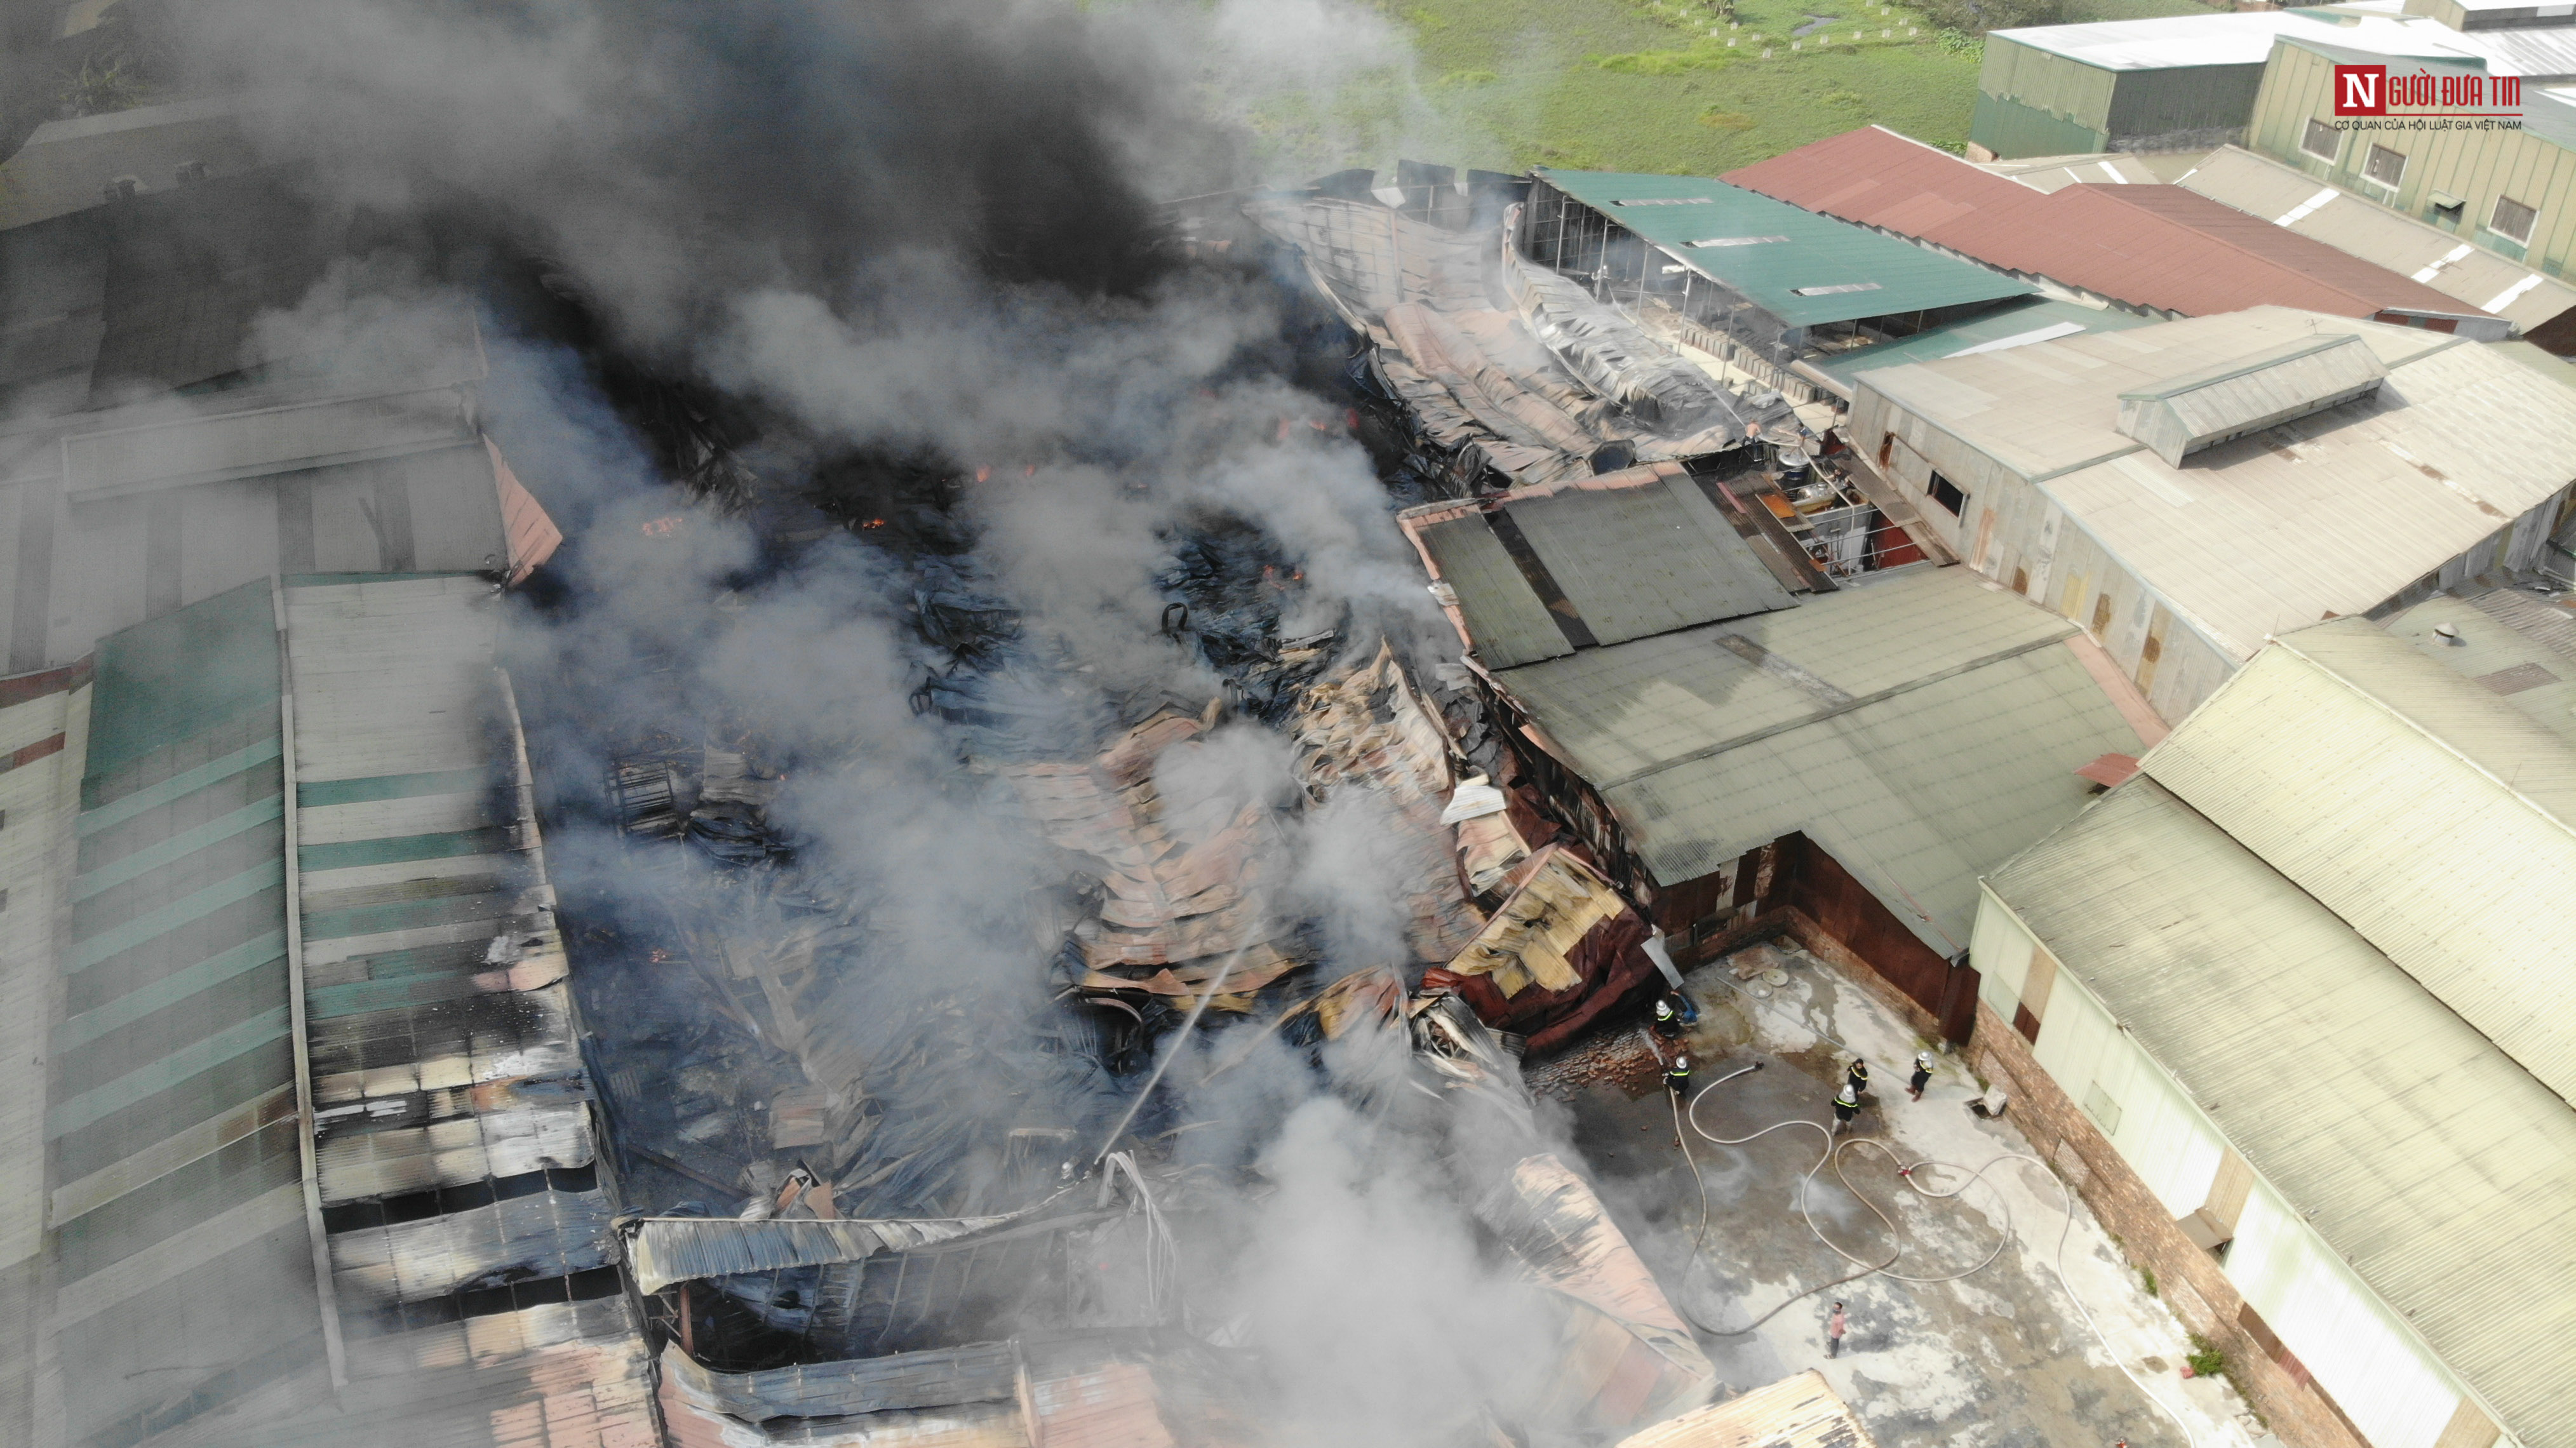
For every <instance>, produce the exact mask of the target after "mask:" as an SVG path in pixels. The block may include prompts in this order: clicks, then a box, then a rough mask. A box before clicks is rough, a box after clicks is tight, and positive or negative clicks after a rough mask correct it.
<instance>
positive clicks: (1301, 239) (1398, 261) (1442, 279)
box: [1251, 193, 1790, 497]
mask: <svg viewBox="0 0 2576 1448" xmlns="http://www.w3.org/2000/svg"><path fill="white" fill-rule="evenodd" d="M1494 200H1495V201H1496V202H1497V204H1495V205H1489V206H1487V207H1485V208H1483V210H1482V212H1481V220H1480V222H1479V224H1476V225H1474V226H1472V227H1470V226H1468V225H1467V224H1466V223H1467V216H1466V215H1463V214H1459V213H1457V212H1449V213H1445V214H1444V215H1443V219H1444V220H1446V221H1448V222H1450V223H1451V224H1450V225H1447V226H1443V225H1438V224H1434V223H1433V222H1432V221H1430V220H1428V219H1417V218H1416V216H1414V215H1408V214H1406V213H1405V212H1401V211H1398V210H1395V209H1393V208H1390V207H1386V206H1382V205H1375V204H1371V203H1369V202H1362V201H1355V200H1348V199H1342V198H1339V197H1335V196H1331V195H1325V194H1320V193H1316V194H1310V195H1308V196H1305V197H1303V198H1296V199H1289V198H1279V199H1271V200H1264V201H1262V202H1259V203H1256V204H1255V205H1254V206H1253V207H1252V209H1251V210H1252V215H1253V217H1254V219H1255V220H1256V221H1257V222H1258V223H1259V224H1260V225H1261V226H1262V227H1263V229H1264V230H1265V231H1266V232H1267V233H1268V234H1269V235H1270V236H1271V237H1272V238H1273V239H1274V240H1276V241H1277V242H1279V243H1280V244H1281V245H1283V246H1285V247H1287V248H1289V249H1291V250H1292V251H1293V252H1294V253H1295V254H1296V255H1297V257H1298V259H1299V261H1300V262H1301V263H1302V265H1303V267H1304V269H1305V272H1306V275H1307V277H1308V279H1309V280H1310V281H1311V282H1312V283H1313V285H1314V286H1315V288H1316V290H1317V291H1318V292H1319V293H1321V294H1322V295H1323V296H1324V297H1325V298H1326V299H1327V300H1328V301H1330V302H1331V303H1332V305H1333V306H1334V307H1335V308H1336V309H1337V310H1338V311H1339V312H1340V313H1341V315H1342V317H1343V318H1344V320H1345V321H1347V322H1348V324H1349V325H1350V327H1351V329H1352V331H1354V332H1355V333H1357V334H1359V336H1360V337H1361V338H1363V339H1364V340H1365V343H1366V349H1365V350H1364V351H1363V352H1362V353H1361V354H1360V356H1359V357H1357V358H1355V359H1354V362H1353V364H1352V369H1351V374H1350V375H1351V377H1352V380H1353V382H1354V384H1355V385H1357V386H1358V387H1359V388H1360V389H1361V390H1362V391H1363V392H1364V393H1365V394H1367V395H1369V396H1372V397H1375V398H1378V399H1381V400H1383V401H1384V402H1386V403H1389V404H1393V405H1394V406H1395V407H1396V408H1397V409H1398V410H1399V413H1400V424H1401V427H1402V428H1403V430H1404V431H1405V432H1406V433H1407V434H1408V436H1409V439H1410V441H1409V443H1408V445H1407V447H1406V448H1405V456H1404V458H1403V460H1402V461H1401V463H1400V464H1399V465H1398V466H1399V470H1400V471H1401V472H1403V473H1405V474H1408V475H1410V476H1412V477H1414V478H1417V479H1419V480H1420V484H1421V485H1422V486H1423V487H1424V488H1425V489H1426V490H1427V491H1429V492H1430V493H1431V494H1432V495H1433V496H1436V497H1459V496H1464V495H1467V494H1470V493H1473V492H1476V491H1478V490H1480V489H1482V488H1484V487H1486V486H1489V485H1499V486H1506V487H1521V486H1529V485H1533V484H1544V483H1552V482H1558V481H1562V480H1565V479H1569V478H1580V477H1588V476H1590V475H1592V474H1594V473H1602V472H1610V471H1614V470H1616V469H1618V468H1623V467H1627V466H1629V465H1630V464H1632V463H1636V462H1640V461H1646V462H1652V461H1660V460H1667V459H1681V458H1690V457H1700V456H1705V455H1708V454H1712V453H1718V452H1723V451H1727V450H1730V449H1735V448H1741V447H1743V446H1745V445H1746V444H1747V442H1748V441H1749V440H1750V439H1752V438H1754V437H1757V436H1759V435H1760V434H1761V432H1762V429H1763V427H1764V426H1765V425H1766V424H1769V423H1773V422H1777V421H1781V420H1785V419H1787V418H1789V416H1790V408H1789V404H1788V403H1787V402H1786V401H1785V400H1784V399H1782V398H1781V397H1780V395H1779V394H1778V393H1776V392H1770V393H1763V394H1760V395H1758V396H1753V397H1749V398H1748V397H1744V396H1740V395H1738V394H1737V393H1735V392H1732V391H1729V390H1728V389H1727V388H1726V387H1725V386H1723V385H1721V384H1719V383H1718V382H1717V381H1715V380H1714V379H1713V378H1712V377H1711V376H1710V375H1709V374H1708V373H1706V372H1704V371H1702V370H1701V369H1700V368H1698V367H1696V366H1694V365H1693V364H1692V363H1690V362H1689V361H1687V360H1685V359H1684V358H1683V357H1682V356H1681V354H1680V353H1678V352H1676V351H1675V350H1674V349H1673V348H1672V347H1671V346H1670V345H1668V344H1666V343H1665V342H1663V341H1661V340H1659V339H1658V338H1656V337H1654V336H1652V335H1650V334H1648V333H1647V332H1646V331H1645V330H1644V329H1642V328H1641V327H1639V326H1638V325H1637V324H1636V323H1634V322H1632V321H1630V320H1629V319H1628V318H1627V317H1626V316H1624V315H1623V314H1622V313H1620V312H1619V311H1618V310H1617V309H1616V308H1613V307H1611V306H1608V305H1606V304H1604V303H1602V302H1600V301H1598V300H1596V299H1595V298H1594V297H1593V295H1592V294H1591V292H1590V291H1588V290H1587V289H1585V288H1584V287H1583V286H1580V285H1577V284H1576V283H1575V282H1573V281H1570V280H1568V279H1567V278H1565V277H1563V276H1560V275H1558V274H1557V273H1555V272H1553V271H1550V270H1548V269H1547V268H1545V267H1542V266H1539V265H1537V264H1535V263H1533V262H1531V261H1529V260H1527V259H1526V258H1524V257H1522V256H1521V255H1520V254H1519V252H1518V251H1517V250H1516V249H1515V247H1514V244H1513V240H1512V238H1513V237H1514V236H1515V235H1516V234H1517V232H1518V215H1519V213H1518V204H1517V202H1516V201H1513V202H1509V203H1505V202H1504V200H1503V198H1501V197H1499V196H1498V197H1495V198H1494Z"/></svg>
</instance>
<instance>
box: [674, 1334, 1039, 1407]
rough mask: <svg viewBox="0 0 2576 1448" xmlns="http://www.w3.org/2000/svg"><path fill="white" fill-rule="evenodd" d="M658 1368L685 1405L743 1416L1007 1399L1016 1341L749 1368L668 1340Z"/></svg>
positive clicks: (1014, 1379)
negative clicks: (720, 1366)
mask: <svg viewBox="0 0 2576 1448" xmlns="http://www.w3.org/2000/svg"><path fill="white" fill-rule="evenodd" d="M662 1370H663V1371H664V1372H666V1373H669V1374H670V1375H671V1376H672V1378H673V1379H674V1380H675V1381H676V1382H677V1383H678V1385H679V1389H680V1392H681V1393H682V1395H683V1396H685V1397H686V1398H687V1399H688V1401H689V1403H690V1404H691V1405H692V1406H695V1407H699V1408H704V1409H707V1410H709V1411H711V1412H717V1413H723V1414H725V1415H726V1416H728V1417H733V1418H739V1419H741V1420H742V1421H744V1422H746V1423H759V1422H765V1421H767V1420H768V1419H771V1418H834V1417H847V1416H852V1415H855V1414H860V1413H882V1412H888V1411H891V1410H894V1409H900V1408H946V1407H954V1406H957V1405H959V1404H963V1403H988V1402H1000V1401H1009V1400H1016V1399H1017V1398H1018V1396H1019V1391H1020V1353H1019V1346H1018V1344H1016V1343H1010V1342H976V1343H967V1344H964V1345H963V1346H959V1347H949V1348H936V1349H932V1350H930V1351H926V1352H904V1353H888V1354H887V1355H886V1356H884V1357H875V1358H858V1359H845V1360H843V1361H840V1362H824V1363H804V1364H800V1365H798V1366H795V1367H785V1368H771V1369H768V1370H767V1371H763V1372H751V1373H726V1372H717V1371H715V1370H714V1369H712V1368H708V1367H705V1366H702V1365H701V1364H699V1363H698V1362H697V1361H695V1360H694V1359H692V1358H691V1357H690V1356H689V1355H688V1354H687V1353H684V1352H681V1351H679V1350H678V1349H677V1348H676V1347H674V1348H668V1349H665V1350H664V1351H663V1353H662Z"/></svg>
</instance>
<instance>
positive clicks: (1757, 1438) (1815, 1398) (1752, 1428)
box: [1619, 1368, 1876, 1448]
mask: <svg viewBox="0 0 2576 1448" xmlns="http://www.w3.org/2000/svg"><path fill="white" fill-rule="evenodd" d="M1619 1448H1876V1444H1875V1443H1874V1442H1873V1440H1872V1439H1871V1438H1870V1436H1869V1430H1868V1429H1867V1428H1865V1427H1862V1426H1861V1421H1860V1415H1859V1414H1857V1413H1855V1412H1853V1411H1852V1410H1851V1406H1850V1405H1849V1404H1847V1403H1845V1402H1844V1401H1843V1400H1842V1399H1840V1398H1838V1397H1835V1396H1834V1390H1833V1388H1832V1387H1831V1386H1829V1385H1828V1384H1827V1383H1826V1382H1825V1375H1824V1374H1823V1373H1820V1372H1817V1371H1816V1370H1815V1369H1814V1368H1809V1369H1807V1370H1806V1371H1805V1372H1803V1373H1800V1374H1798V1375H1797V1376H1796V1377H1794V1378H1782V1379H1781V1380H1780V1381H1778V1382H1776V1383H1773V1384H1771V1385H1770V1386H1768V1387H1762V1388H1755V1389H1753V1390H1752V1391H1751V1392H1748V1393H1744V1394H1742V1395H1741V1396H1738V1397H1734V1398H1730V1399H1728V1400H1727V1401H1725V1402H1723V1403H1711V1404H1709V1405H1708V1406H1707V1407H1704V1408H1693V1409H1691V1410H1690V1411H1689V1412H1687V1413H1684V1414H1682V1415H1681V1416H1680V1417H1678V1418H1672V1419H1668V1420H1666V1421H1664V1422H1661V1423H1657V1424H1656V1425H1655V1426H1653V1427H1651V1428H1648V1429H1647V1430H1646V1431H1644V1432H1642V1433H1636V1434H1632V1435H1630V1436H1629V1437H1627V1438H1624V1439H1622V1440H1620V1443H1619Z"/></svg>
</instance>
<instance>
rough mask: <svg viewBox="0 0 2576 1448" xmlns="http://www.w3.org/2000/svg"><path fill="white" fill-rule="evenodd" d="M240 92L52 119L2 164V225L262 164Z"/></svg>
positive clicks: (47, 217) (41, 218)
mask: <svg viewBox="0 0 2576 1448" xmlns="http://www.w3.org/2000/svg"><path fill="white" fill-rule="evenodd" d="M245 104H246V101H245V100H244V98H242V97H238V96H221V95H218V96H200V97H194V98H191V99H187V100H177V101H169V102H166V103H164V104H161V105H156V106H137V107H135V108H134V109H132V110H125V111H110V112H107V113H106V114H104V115H95V116H81V117H78V118H76V119H72V120H57V121H47V122H45V123H44V124H43V125H41V126H38V127H36V129H35V131H34V133H33V134H31V135H29V136H28V137H27V141H26V144H25V145H23V146H20V147H19V148H18V151H17V154H15V155H13V156H10V157H8V158H7V159H6V160H5V161H0V230H7V229H9V228H11V227H17V226H26V225H29V224H31V223H34V222H38V221H48V220H51V219H53V218H54V217H57V216H62V215H66V214H68V213H71V212H74V211H83V210H87V209H89V208H90V207H94V206H104V205H107V204H109V203H110V202H115V201H123V200H129V199H131V198H133V197H136V196H141V195H144V194H146V193H148V192H156V191H169V190H174V189H176V188H179V187H182V186H193V185H195V184H197V183H198V182H200V181H206V180H211V179H213V178H216V177H223V176H236V175H239V174H241V173H242V172H245V171H249V170H252V169H254V168H255V167H257V166H258V165H259V154H258V152H257V151H256V150H254V149H253V148H252V146H251V144H250V141H249V140H248V138H247V137H245V136H244V134H243V124H242V123H243V120H244V116H243V108H244V106H245Z"/></svg>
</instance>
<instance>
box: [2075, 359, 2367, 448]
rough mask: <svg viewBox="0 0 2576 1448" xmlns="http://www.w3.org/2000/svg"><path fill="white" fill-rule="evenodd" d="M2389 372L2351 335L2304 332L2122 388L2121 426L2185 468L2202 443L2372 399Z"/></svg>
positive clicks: (2240, 434) (2129, 434)
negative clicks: (2275, 343) (2128, 389)
mask: <svg viewBox="0 0 2576 1448" xmlns="http://www.w3.org/2000/svg"><path fill="white" fill-rule="evenodd" d="M2387 378H2388V369H2387V368H2385V367H2383V366H2381V365H2380V362H2379V358H2378V356H2377V354H2375V353H2373V352H2372V351H2371V350H2370V344H2369V343H2367V342H2364V341H2363V340H2362V339H2361V338H2360V337H2359V336H2357V335H2355V334H2353V333H2350V332H2341V333H2336V334H2334V335H2332V336H2324V337H2303V338H2301V339H2299V340H2298V341H2295V342H2290V343H2286V344H2284V345H2282V346H2278V347H2271V348H2267V349H2265V350H2263V351H2260V352H2256V353H2253V354H2251V355H2249V356H2244V357H2239V358H2236V359H2234V360H2233V361H2229V362H2223V363H2220V364H2218V365H2217V366H2214V367H2207V368H2203V369H2201V370H2199V371H2197V372H2188V373H2185V374H2183V375H2182V376H2179V377H2169V378H2166V379H2165V380H2164V381H2162V382H2156V383H2151V384H2149V385H2148V386H2145V387H2142V388H2138V389H2136V390H2135V391H2131V392H2123V393H2121V394H2120V422H2119V429H2120V431H2121V432H2122V433H2124V434H2126V435H2127V436H2129V437H2133V438H2136V439H2137V440H2138V441H2140V442H2142V443H2144V444H2146V445H2147V447H2148V448H2149V449H2150V450H2151V451H2153V452H2154V453H2155V455H2156V456H2158V457H2160V458H2163V459H2164V460H2165V463H2166V465H2167V466H2169V467H2180V466H2182V460H2183V458H2184V457H2185V456H2186V455H2188V454H2191V453H2195V452H2198V451H2200V450H2201V449H2203V448H2207V447H2215V446H2217V445H2218V444H2220V443H2222V442H2227V441H2229V440H2230V439H2233V438H2240V437H2243V436H2245V435H2246V434H2248V433H2255V432H2261V431H2262V430H2263V429H2265V428H2267V427H2273V426H2276V425H2278V424H2280V423H2284V422H2288V421H2290V420H2292V419H2293V418H2300V417H2306V416H2308V415H2309V414H2310V413H2317V412H2323V411H2325V410H2326V409H2327V408H2329V407H2338V406H2341V405H2342V404H2344V403H2347V402H2351V401H2353V400H2354V399H2356V398H2361V397H2368V396H2370V395H2371V394H2373V393H2375V392H2377V391H2378V390H2379V385H2380V383H2382V382H2384V381H2386V380H2387Z"/></svg>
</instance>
